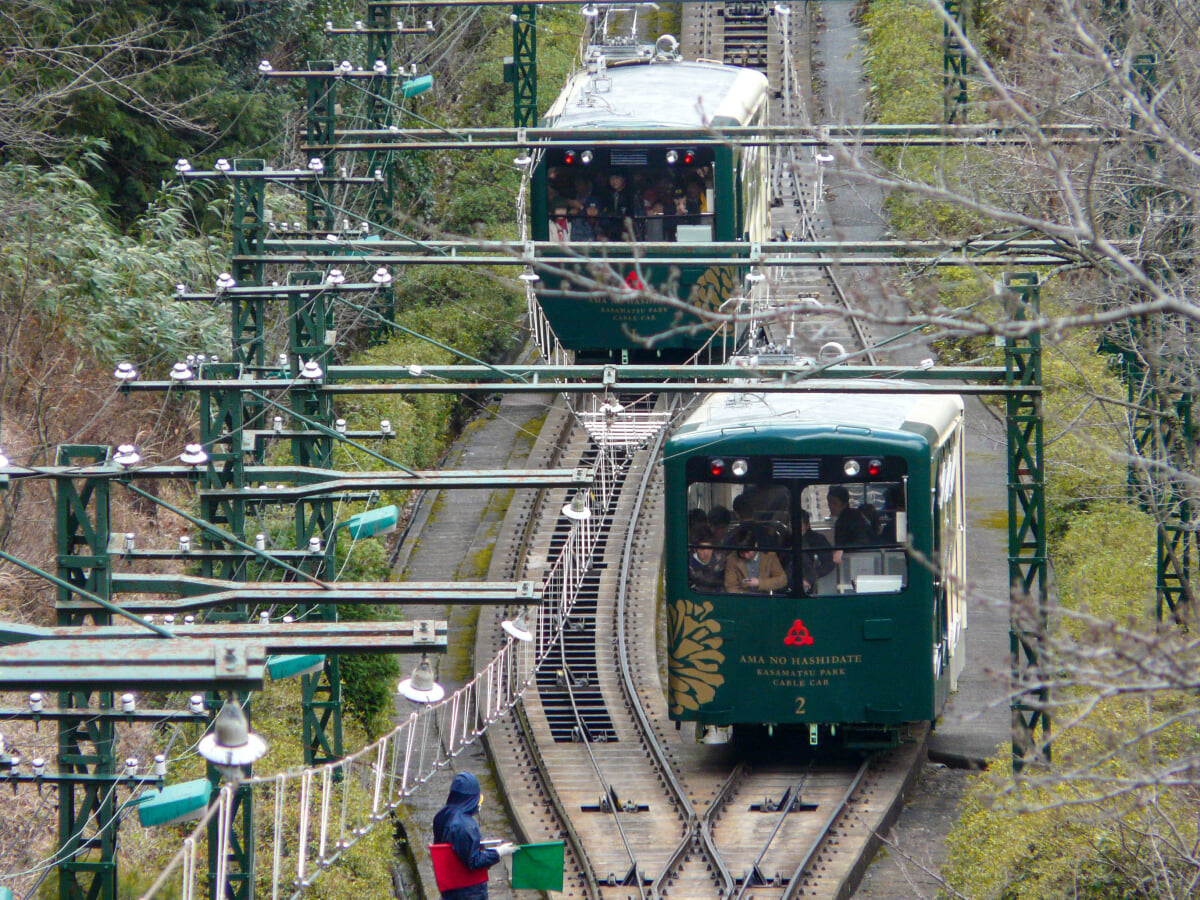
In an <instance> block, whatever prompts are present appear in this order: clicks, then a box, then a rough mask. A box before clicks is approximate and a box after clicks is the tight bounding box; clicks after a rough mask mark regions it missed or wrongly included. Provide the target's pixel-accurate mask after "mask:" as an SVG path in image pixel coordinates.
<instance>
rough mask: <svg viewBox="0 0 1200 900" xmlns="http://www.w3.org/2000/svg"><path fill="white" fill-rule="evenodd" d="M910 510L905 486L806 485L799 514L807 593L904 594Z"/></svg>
mask: <svg viewBox="0 0 1200 900" xmlns="http://www.w3.org/2000/svg"><path fill="white" fill-rule="evenodd" d="M906 509H907V502H906V492H905V483H904V482H903V481H894V482H884V481H876V482H867V483H861V482H844V483H832V484H808V485H805V487H804V490H803V491H802V492H801V495H800V511H799V513H798V518H799V520H800V523H801V529H802V536H801V540H800V553H801V576H802V582H803V587H804V592H805V593H807V594H813V595H817V596H836V595H844V594H890V593H898V592H900V591H902V590H904V587H905V585H906V584H907V583H908V561H907V558H906V556H905V553H904V541H905V539H906V537H907V531H908V527H907V512H906Z"/></svg>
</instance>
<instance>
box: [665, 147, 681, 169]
mask: <svg viewBox="0 0 1200 900" xmlns="http://www.w3.org/2000/svg"><path fill="white" fill-rule="evenodd" d="M677 162H679V154H678V153H676V152H675V151H674V150H668V151H667V165H668V166H673V165H675V163H677Z"/></svg>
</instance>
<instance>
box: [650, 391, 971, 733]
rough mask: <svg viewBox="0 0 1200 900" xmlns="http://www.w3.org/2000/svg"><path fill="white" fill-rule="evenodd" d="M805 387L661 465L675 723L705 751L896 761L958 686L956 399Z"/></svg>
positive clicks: (736, 403)
mask: <svg viewBox="0 0 1200 900" xmlns="http://www.w3.org/2000/svg"><path fill="white" fill-rule="evenodd" d="M809 384H811V385H812V388H813V391H812V392H797V393H794V394H793V393H788V394H761V393H760V394H755V393H754V392H753V388H752V387H748V388H747V392H746V393H744V394H733V395H730V394H719V395H712V396H710V397H709V398H708V399H707V400H706V401H705V402H704V403H703V404H702V405H701V406H700V407H699V409H697V410H696V412H694V413H693V414H692V415H691V416H690V417H689V418H688V419H687V420H686V421H684V422H683V423H682V424H681V425H680V426H679V427H678V428H677V429H676V431H675V433H674V434H673V435H672V436H671V438H670V439H669V440H668V442H667V444H666V447H665V449H664V453H663V458H664V477H665V491H666V510H667V521H666V559H665V570H666V589H667V613H668V623H669V629H670V634H669V638H668V652H669V670H668V689H669V697H668V706H669V709H670V715H671V718H672V719H674V720H675V721H678V722H695V723H697V738H698V739H700V740H704V741H706V742H712V743H716V742H719V741H721V740H724V739H727V738H728V737H729V736H730V733H731V731H732V730H733V729H746V728H755V729H761V728H764V727H765V728H766V729H767V730H768V731H772V732H773V731H774V730H776V729H779V728H785V729H797V728H799V729H802V730H803V729H806V730H807V740H808V742H809V743H810V744H814V745H816V744H818V743H824V742H826V741H828V740H829V738H831V737H836V738H837V739H838V740H839V742H841V743H843V744H846V745H849V746H858V747H877V746H887V745H890V744H892V743H894V742H895V741H896V740H897V737H898V735H899V732H900V730H901V729H902V727H903V726H904V725H905V724H906V723H910V722H915V721H933V720H935V719H936V718H937V716H938V714H939V712H940V711H941V710H942V708H943V706H944V705H945V702H946V698H947V696H948V694H949V693H950V692H951V691H952V690H954V689H956V684H957V679H958V675H959V673H960V672H961V671H962V667H963V662H964V658H963V650H964V646H965V645H964V643H963V630H964V629H965V628H966V624H967V621H966V606H965V598H964V588H963V585H964V581H965V564H966V552H965V550H966V540H965V538H966V536H965V532H964V523H965V518H964V506H963V499H964V498H963V428H962V425H963V403H962V399H961V398H960V397H958V396H949V395H941V396H939V395H932V394H905V393H903V391H904V388H905V385H904V384H902V383H898V382H891V383H888V382H883V383H881V385H882V390H884V391H887V392H885V393H865V394H860V393H856V394H847V393H838V392H837V391H838V384H839V383H837V382H810V383H809ZM841 384H842V385H843V386H844V384H845V383H844V382H843V383H841ZM889 388H890V390H889Z"/></svg>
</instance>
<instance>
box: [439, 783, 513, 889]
mask: <svg viewBox="0 0 1200 900" xmlns="http://www.w3.org/2000/svg"><path fill="white" fill-rule="evenodd" d="M479 793H480V792H479V779H478V778H476V777H475V776H474V775H472V774H471V773H470V772H459V773H458V774H457V775H455V776H454V781H452V782H451V783H450V796H449V797H447V798H446V805H445V806H443V807H442V808H441V809H440V810H438V813H437V815H435V816H434V817H433V842H434V843H435V844H449V845H450V846H451V847H453V848H454V853H455V855H456V856H457V857H458V858H459V859H460V860H461V861H462V864H463V865H464V866H466V867H467V868H468V869H488V868H491V867H492V866H494V865H495V864H496V863H498V862H500V854H499V853H497V852H496V851H495V850H488V849H486V848H485V847H483V846H481V845H480V843H479V840H480V837H479V822H477V821H476V819H475V814H476V813H478V812H479ZM487 895H488V886H487V882H486V881H485V882H483V883H481V884H473V885H471V886H470V887H465V888H457V889H455V890H452V891H446V892H445V893H444V894H442V900H487Z"/></svg>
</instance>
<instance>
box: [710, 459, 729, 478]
mask: <svg viewBox="0 0 1200 900" xmlns="http://www.w3.org/2000/svg"><path fill="white" fill-rule="evenodd" d="M708 471H709V472H711V473H712V477H713V478H721V477H723V476H724V475H725V460H723V459H714V460H710V461H709V464H708Z"/></svg>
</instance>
